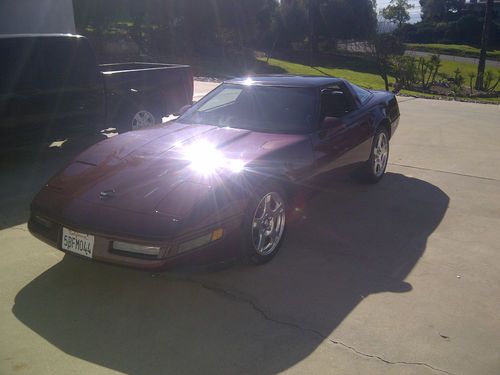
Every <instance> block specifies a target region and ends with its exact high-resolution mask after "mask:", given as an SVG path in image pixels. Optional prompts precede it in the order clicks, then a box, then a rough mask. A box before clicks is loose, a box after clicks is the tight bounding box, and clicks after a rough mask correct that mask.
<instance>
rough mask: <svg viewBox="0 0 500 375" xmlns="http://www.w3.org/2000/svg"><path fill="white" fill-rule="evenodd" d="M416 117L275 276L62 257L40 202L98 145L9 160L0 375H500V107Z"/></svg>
mask: <svg viewBox="0 0 500 375" xmlns="http://www.w3.org/2000/svg"><path fill="white" fill-rule="evenodd" d="M210 87H211V86H210V85H207V84H203V85H200V86H198V85H197V92H200V91H201V90H206V89H207V88H208V89H209V88H210ZM206 91H208V90H206ZM206 91H205V92H206ZM401 112H402V120H401V124H400V128H399V130H398V132H397V133H396V135H395V137H394V139H393V140H392V143H391V164H390V165H389V169H388V174H387V176H386V177H385V178H384V180H382V182H381V183H380V184H379V185H377V186H367V185H358V184H356V183H355V182H353V181H344V182H337V183H335V184H332V185H331V186H327V187H325V188H324V190H323V191H321V192H318V193H317V194H316V195H314V196H313V197H311V199H310V201H309V203H308V205H307V207H306V209H305V210H304V211H303V212H302V214H301V217H299V218H297V219H296V220H295V221H294V222H292V223H291V224H290V227H289V230H288V234H287V238H286V240H285V243H284V244H283V247H282V249H281V252H280V254H279V255H278V256H277V257H276V258H275V259H274V260H273V262H271V263H269V264H268V265H265V266H262V267H248V266H242V265H233V266H230V267H227V268H224V269H221V270H218V271H217V272H209V271H196V272H171V273H162V274H150V273H147V272H141V271H135V270H129V269H125V268H118V267H113V266H108V265H105V264H98V263H92V262H88V261H84V260H81V259H77V258H74V257H71V256H64V255H63V254H62V253H60V252H58V251H57V250H54V249H52V248H50V247H49V246H47V245H45V244H43V243H41V242H40V241H38V240H36V239H34V238H33V237H31V236H30V235H29V233H28V232H27V229H26V224H25V221H26V218H27V213H28V206H29V202H30V200H31V197H32V195H33V194H34V192H35V191H36V190H37V189H38V188H39V187H40V185H41V184H43V182H44V181H45V180H46V179H47V178H48V177H49V176H50V175H51V174H52V173H53V172H55V171H56V170H57V169H58V168H59V167H60V166H61V165H62V164H63V163H64V161H65V160H67V159H69V158H71V156H72V155H74V154H75V153H76V152H78V150H79V149H80V148H81V147H83V146H84V144H83V143H84V141H85V142H88V143H92V142H93V141H95V140H96V139H87V140H78V141H76V142H73V143H72V144H69V145H67V146H68V147H66V148H65V147H63V148H61V149H56V150H49V151H47V150H45V151H44V152H43V153H42V154H40V155H39V156H38V157H35V158H28V157H27V158H19V159H18V158H12V159H9V160H2V164H1V170H0V173H1V174H0V176H1V177H0V180H1V181H2V183H1V184H0V244H1V247H0V256H1V259H2V261H1V262H0V286H1V287H0V332H1V336H0V337H1V339H0V373H1V374H11V373H16V374H17V373H18V374H82V373H85V374H112V373H128V374H138V375H142V374H144V375H146V374H159V373H203V374H205V373H228V374H233V373H259V374H271V373H276V372H279V371H286V372H289V373H298V374H300V373H308V374H309V373H327V374H329V373H332V374H333V373H335V374H384V375H385V374H498V373H500V351H499V350H498V348H499V347H500V314H498V311H500V299H499V298H498V296H500V252H499V251H498V249H499V245H498V244H499V243H500V231H499V230H498V228H500V107H498V106H490V105H477V104H464V103H455V102H441V101H432V100H424V99H408V98H403V99H402V100H401ZM82 142H83V143H82Z"/></svg>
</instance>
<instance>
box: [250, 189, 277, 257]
mask: <svg viewBox="0 0 500 375" xmlns="http://www.w3.org/2000/svg"><path fill="white" fill-rule="evenodd" d="M284 229H285V201H284V199H283V198H282V197H281V196H280V195H279V194H278V193H275V192H272V193H268V194H266V195H264V197H263V198H262V199H261V200H260V202H259V204H258V206H257V209H256V210H255V213H254V215H253V220H252V241H253V246H254V248H255V251H256V252H257V253H258V254H259V255H263V256H266V255H269V254H271V253H272V252H273V251H274V250H275V249H276V247H277V246H278V244H279V242H280V240H281V237H282V236H283V231H284Z"/></svg>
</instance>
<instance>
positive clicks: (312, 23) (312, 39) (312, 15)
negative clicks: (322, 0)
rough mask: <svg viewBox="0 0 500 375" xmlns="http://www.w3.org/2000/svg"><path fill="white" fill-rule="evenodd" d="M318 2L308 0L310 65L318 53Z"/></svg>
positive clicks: (316, 0)
mask: <svg viewBox="0 0 500 375" xmlns="http://www.w3.org/2000/svg"><path fill="white" fill-rule="evenodd" d="M318 13H319V2H318V0H309V46H310V48H311V51H310V52H311V64H310V65H311V66H312V65H313V64H314V62H315V60H316V59H315V57H316V56H317V55H318V22H319V17H318Z"/></svg>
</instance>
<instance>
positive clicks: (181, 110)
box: [174, 104, 192, 116]
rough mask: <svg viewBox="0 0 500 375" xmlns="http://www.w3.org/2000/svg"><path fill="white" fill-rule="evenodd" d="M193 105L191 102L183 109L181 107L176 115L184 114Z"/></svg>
mask: <svg viewBox="0 0 500 375" xmlns="http://www.w3.org/2000/svg"><path fill="white" fill-rule="evenodd" d="M191 107H192V105H191V104H187V105H185V106H183V107H181V109H179V110H178V111H177V112H175V113H174V116H182V115H183V114H184V113H186V112H187V110H188V109H189V108H191Z"/></svg>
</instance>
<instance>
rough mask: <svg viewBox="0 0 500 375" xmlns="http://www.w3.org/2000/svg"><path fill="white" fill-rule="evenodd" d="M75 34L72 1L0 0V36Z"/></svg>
mask: <svg viewBox="0 0 500 375" xmlns="http://www.w3.org/2000/svg"><path fill="white" fill-rule="evenodd" d="M29 33H64V34H75V17H74V13H73V1H72V0H0V34H29Z"/></svg>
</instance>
